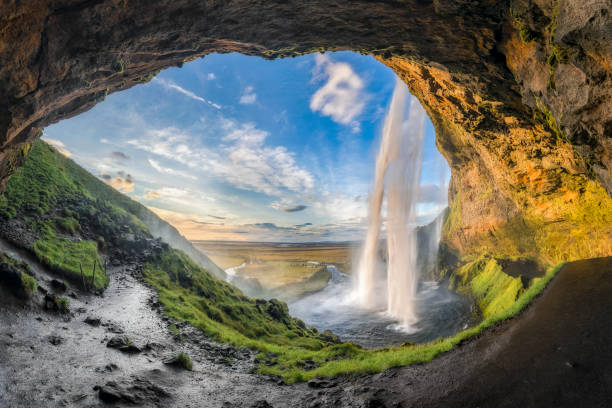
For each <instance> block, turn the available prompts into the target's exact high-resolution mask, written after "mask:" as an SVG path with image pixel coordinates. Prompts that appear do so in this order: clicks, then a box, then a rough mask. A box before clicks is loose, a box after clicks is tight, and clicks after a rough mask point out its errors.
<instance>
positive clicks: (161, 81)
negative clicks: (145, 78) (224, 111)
mask: <svg viewBox="0 0 612 408" xmlns="http://www.w3.org/2000/svg"><path fill="white" fill-rule="evenodd" d="M153 82H155V83H158V84H160V85H161V86H163V87H164V88H166V89H171V90H174V91H177V92H179V93H182V94H183V95H185V96H187V97H189V98H191V99H193V100H196V101H198V102H202V103H205V104H207V105H210V106H212V107H213V108H215V109H221V106H220V105H218V104H216V103H213V102H211V101H209V100H206V99H204V98H202V97H201V96H198V95H196V94H195V93H193V92H191V91H190V90H188V89H185V88H183V87H181V86H179V85H177V84H175V83H174V82H172V81H168V80H165V79H160V78H153Z"/></svg>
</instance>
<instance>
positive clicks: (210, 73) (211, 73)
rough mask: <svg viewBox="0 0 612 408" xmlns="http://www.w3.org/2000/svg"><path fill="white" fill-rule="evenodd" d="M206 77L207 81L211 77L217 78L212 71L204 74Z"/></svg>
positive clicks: (211, 78)
mask: <svg viewBox="0 0 612 408" xmlns="http://www.w3.org/2000/svg"><path fill="white" fill-rule="evenodd" d="M206 78H207V79H208V80H209V81H212V80H213V79H216V78H217V76H216V75H215V74H214V72H209V73H208V75H206Z"/></svg>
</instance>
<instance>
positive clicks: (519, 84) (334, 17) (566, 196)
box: [0, 0, 612, 262]
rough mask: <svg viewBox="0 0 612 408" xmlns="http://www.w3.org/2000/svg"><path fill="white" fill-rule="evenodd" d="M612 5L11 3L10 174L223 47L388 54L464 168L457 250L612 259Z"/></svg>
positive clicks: (457, 197)
mask: <svg viewBox="0 0 612 408" xmlns="http://www.w3.org/2000/svg"><path fill="white" fill-rule="evenodd" d="M609 13H610V2H609V0H584V1H581V2H576V1H569V0H534V1H527V0H515V1H512V2H494V1H484V0H483V1H478V2H467V1H462V0H459V1H457V0H433V1H429V0H396V1H391V0H389V1H378V2H369V1H368V2H366V1H339V0H336V1H334V0H325V1H323V0H315V1H309V2H303V1H294V0H277V1H250V0H249V1H247V0H234V1H225V0H224V1H221V0H209V1H201V0H165V1H164V0H160V1H156V2H150V1H147V0H130V1H128V0H88V1H82V0H81V1H76V0H31V1H28V2H24V1H19V0H8V1H5V2H3V3H2V5H0V27H1V28H0V89H2V90H3V92H4V95H3V98H1V99H0V146H1V147H0V149H1V152H0V179H1V180H2V181H3V183H5V182H6V180H7V177H8V176H9V175H10V174H11V172H12V171H14V169H15V168H16V167H17V166H18V165H19V164H20V162H21V160H22V158H23V152H24V151H26V150H24V149H23V148H22V146H23V144H25V143H28V142H31V141H32V140H33V139H34V138H35V137H36V135H37V134H38V132H39V131H40V129H42V128H43V127H44V126H47V125H48V124H50V123H53V122H56V121H58V120H61V119H63V118H67V117H70V116H73V115H76V114H78V113H80V112H82V111H84V110H87V109H89V108H91V107H92V106H93V105H95V104H96V103H98V102H100V101H102V100H103V99H104V97H105V96H106V95H107V94H108V93H111V92H115V91H118V90H121V89H125V88H129V87H131V86H134V85H137V84H139V83H142V82H146V81H148V80H150V79H151V78H152V77H153V76H154V75H155V74H156V73H157V72H158V71H159V70H160V69H164V68H167V67H170V66H177V65H178V66H180V65H182V64H183V63H184V62H186V61H189V60H191V59H193V58H196V57H198V56H204V55H206V54H208V53H211V52H232V51H236V52H241V53H244V54H249V55H259V56H262V57H265V58H277V57H288V56H295V55H300V54H303V53H308V52H314V51H319V50H355V51H359V52H362V53H369V54H373V55H375V56H376V57H377V58H378V59H379V60H380V61H381V62H382V63H384V64H386V65H388V66H389V67H391V68H392V69H394V70H395V72H396V73H397V74H398V75H399V76H400V77H401V78H402V79H403V80H404V81H405V82H406V83H407V84H408V85H409V87H410V88H411V90H412V92H413V93H414V94H415V95H416V96H417V97H418V98H419V99H420V100H421V102H422V103H423V105H424V106H425V108H426V109H427V111H428V112H429V114H430V116H431V119H432V121H433V123H434V125H435V127H436V130H437V142H438V146H439V148H440V150H441V151H442V153H443V154H444V155H445V157H446V158H447V160H448V161H449V163H450V165H451V169H452V173H453V178H452V183H451V195H450V201H451V202H450V207H451V211H450V215H449V218H448V220H447V223H446V225H445V227H444V240H445V241H446V243H447V244H448V245H449V246H451V247H452V248H455V249H456V250H457V251H458V252H460V253H461V254H463V255H469V254H473V253H477V252H483V251H484V252H495V253H501V254H503V255H515V254H519V253H520V254H528V255H529V254H531V255H537V256H538V257H540V258H541V259H542V260H543V261H545V262H556V261H559V260H564V259H575V258H581V257H589V256H596V255H603V254H609V253H611V252H612V248H611V245H612V244H611V241H612V238H611V236H612V232H611V227H610V224H611V223H612V200H611V199H610V194H611V192H612V39H611V37H610V35H611V34H610V33H611V32H612V22H611V21H612V20H611V19H610V15H609Z"/></svg>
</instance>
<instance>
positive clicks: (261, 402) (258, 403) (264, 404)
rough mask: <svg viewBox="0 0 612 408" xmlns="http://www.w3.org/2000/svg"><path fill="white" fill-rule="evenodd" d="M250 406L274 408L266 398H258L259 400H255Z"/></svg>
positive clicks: (252, 407) (254, 407)
mask: <svg viewBox="0 0 612 408" xmlns="http://www.w3.org/2000/svg"><path fill="white" fill-rule="evenodd" d="M251 408H274V407H273V406H272V404H270V403H269V402H268V401H266V400H259V401H255V402H254V403H253V405H251Z"/></svg>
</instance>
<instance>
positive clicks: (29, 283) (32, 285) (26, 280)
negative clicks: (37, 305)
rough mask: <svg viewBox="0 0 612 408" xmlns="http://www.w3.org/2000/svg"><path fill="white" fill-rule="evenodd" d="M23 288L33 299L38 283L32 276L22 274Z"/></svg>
mask: <svg viewBox="0 0 612 408" xmlns="http://www.w3.org/2000/svg"><path fill="white" fill-rule="evenodd" d="M21 286H22V287H23V291H24V292H25V294H26V296H27V297H32V296H34V294H35V293H36V289H37V288H38V282H37V281H36V279H34V278H33V277H32V276H30V275H28V274H27V273H25V272H21Z"/></svg>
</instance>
